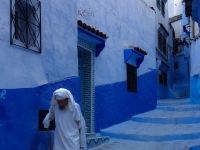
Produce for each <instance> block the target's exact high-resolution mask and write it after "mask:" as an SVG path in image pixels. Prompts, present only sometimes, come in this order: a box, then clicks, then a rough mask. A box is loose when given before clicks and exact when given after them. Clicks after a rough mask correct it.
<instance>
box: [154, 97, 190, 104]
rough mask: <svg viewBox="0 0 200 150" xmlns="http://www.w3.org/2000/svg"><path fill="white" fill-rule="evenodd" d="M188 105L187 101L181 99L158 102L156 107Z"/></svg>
mask: <svg viewBox="0 0 200 150" xmlns="http://www.w3.org/2000/svg"><path fill="white" fill-rule="evenodd" d="M187 104H190V101H189V99H181V100H177V101H174V100H173V101H171V100H158V101H157V106H179V105H187Z"/></svg>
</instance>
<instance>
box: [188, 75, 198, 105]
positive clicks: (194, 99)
mask: <svg viewBox="0 0 200 150" xmlns="http://www.w3.org/2000/svg"><path fill="white" fill-rule="evenodd" d="M197 79H198V75H194V76H192V77H191V78H190V103H192V104H200V95H199V94H198V85H197Z"/></svg>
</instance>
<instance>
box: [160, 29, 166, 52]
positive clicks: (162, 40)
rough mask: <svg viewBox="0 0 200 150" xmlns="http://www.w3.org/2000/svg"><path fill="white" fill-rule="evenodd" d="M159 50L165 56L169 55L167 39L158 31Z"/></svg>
mask: <svg viewBox="0 0 200 150" xmlns="http://www.w3.org/2000/svg"><path fill="white" fill-rule="evenodd" d="M158 48H159V50H160V51H162V52H163V53H164V54H165V55H167V48H166V39H165V37H164V36H163V35H162V34H161V33H160V32H159V31H158Z"/></svg>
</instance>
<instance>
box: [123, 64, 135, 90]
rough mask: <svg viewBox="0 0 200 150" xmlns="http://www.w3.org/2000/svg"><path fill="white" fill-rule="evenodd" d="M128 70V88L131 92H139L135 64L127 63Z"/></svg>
mask: <svg viewBox="0 0 200 150" xmlns="http://www.w3.org/2000/svg"><path fill="white" fill-rule="evenodd" d="M126 70H127V90H128V91H130V92H137V68H136V67H135V66H132V65H129V64H126Z"/></svg>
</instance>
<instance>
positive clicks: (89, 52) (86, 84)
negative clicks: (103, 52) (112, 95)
mask: <svg viewBox="0 0 200 150" xmlns="http://www.w3.org/2000/svg"><path fill="white" fill-rule="evenodd" d="M81 40H82V42H81V43H80V42H78V71H79V77H80V84H81V85H80V87H81V102H82V113H83V117H84V119H85V121H86V127H87V132H88V133H93V132H94V99H95V92H94V91H95V90H94V89H95V88H94V49H95V47H94V46H93V45H92V44H90V43H89V42H87V41H84V44H83V39H81ZM86 42H87V44H86ZM88 44H90V46H89V47H88V46H87V45H88Z"/></svg>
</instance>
